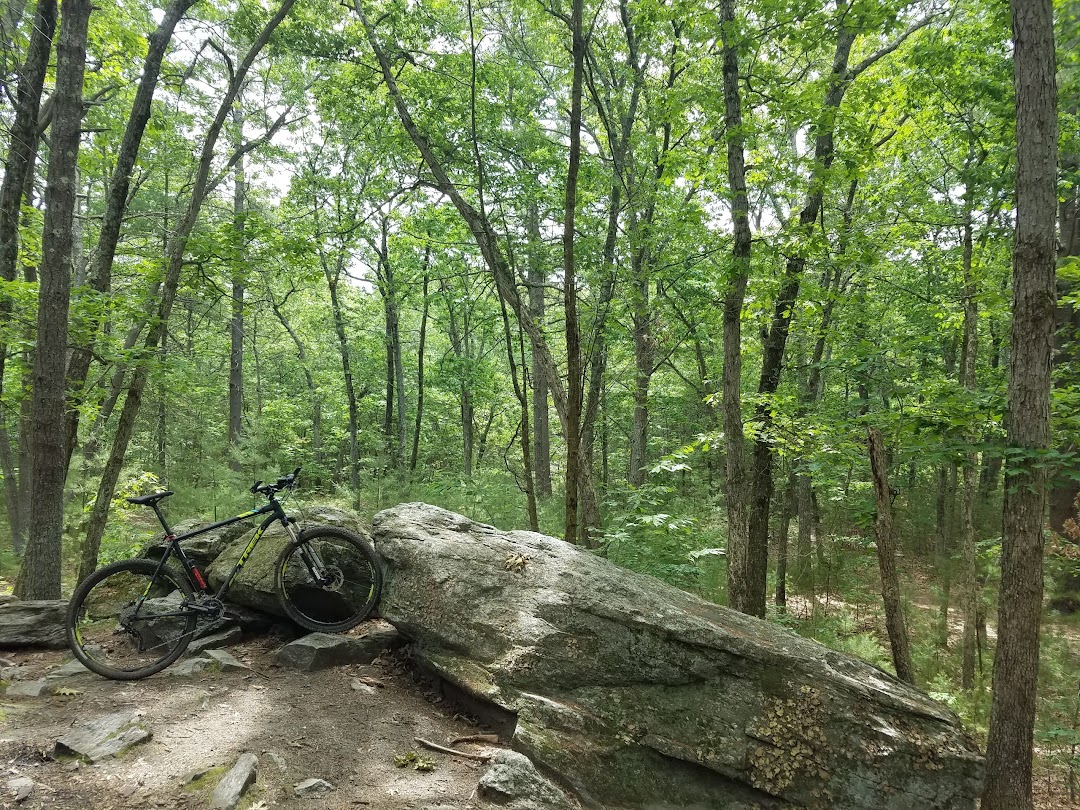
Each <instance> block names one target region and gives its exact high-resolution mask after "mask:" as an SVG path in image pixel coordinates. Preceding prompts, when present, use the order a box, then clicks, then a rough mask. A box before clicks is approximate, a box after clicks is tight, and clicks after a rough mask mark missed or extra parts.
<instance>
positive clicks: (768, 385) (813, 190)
mask: <svg viewBox="0 0 1080 810" xmlns="http://www.w3.org/2000/svg"><path fill="white" fill-rule="evenodd" d="M855 36H856V34H855V31H853V30H851V29H849V28H848V27H847V26H846V25H845V24H844V23H843V22H841V24H840V31H839V34H838V38H837V42H836V53H835V55H834V57H833V65H832V72H831V74H830V79H829V89H828V91H827V92H826V94H825V100H824V102H823V104H822V108H821V110H820V111H819V113H818V119H817V123H816V125H815V143H814V163H813V168H812V169H811V173H810V174H811V176H810V180H809V186H808V189H809V190H808V191H807V196H806V201H805V203H804V205H803V208H802V210H801V211H800V212H799V224H798V233H799V235H800V236H801V237H802V238H807V237H808V236H809V234H810V231H811V229H812V228H813V227H814V224H815V223H816V222H817V219H818V215H819V213H820V211H821V205H822V201H823V199H824V184H825V175H826V173H827V172H828V171H829V168H830V167H831V166H832V162H833V157H834V155H835V146H834V141H833V137H834V130H835V127H836V117H837V110H838V109H839V107H840V103H841V101H843V98H844V94H845V92H846V91H847V88H848V86H849V85H850V82H851V77H850V76H849V73H848V57H849V56H850V54H851V47H852V45H853V44H854V43H855ZM805 268H806V254H805V253H804V252H803V251H796V252H794V253H793V254H792V255H791V257H790V258H789V259H788V260H787V265H786V267H785V270H784V276H783V280H782V281H781V287H780V293H779V295H778V296H777V299H776V303H775V305H774V308H773V315H772V320H771V323H770V324H769V328H768V330H767V331H766V333H765V336H764V340H763V345H762V363H761V378H760V381H759V383H758V396H759V402H760V404H759V405H758V406H757V408H756V409H755V415H754V420H755V422H757V424H758V435H759V438H758V439H757V440H756V441H755V442H754V452H753V468H752V473H751V484H750V487H751V490H750V491H751V495H750V521H749V533H748V537H749V539H748V544H747V545H748V554H747V562H746V575H747V576H748V578H749V581H748V582H747V584H746V586H745V587H746V591H747V602H746V608H747V609H746V611H745V612H747V613H750V614H752V615H755V616H764V615H765V583H766V578H767V576H768V564H769V556H768V552H769V505H770V502H771V500H772V491H773V478H772V463H773V452H772V438H771V433H772V430H771V426H772V403H771V400H772V396H773V395H774V394H775V393H776V389H777V388H778V387H779V385H780V372H781V369H782V367H783V360H784V349H785V347H786V346H787V338H788V332H789V331H790V328H791V319H792V318H793V317H794V314H795V302H796V300H797V299H798V296H799V286H800V284H801V281H802V276H803V272H804V271H805Z"/></svg>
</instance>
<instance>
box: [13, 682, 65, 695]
mask: <svg viewBox="0 0 1080 810" xmlns="http://www.w3.org/2000/svg"><path fill="white" fill-rule="evenodd" d="M52 690H53V687H52V684H51V683H49V682H48V681H45V680H37V681H19V682H18V683H11V684H8V688H7V690H6V691H5V692H4V695H5V696H7V697H42V696H44V695H51V694H52Z"/></svg>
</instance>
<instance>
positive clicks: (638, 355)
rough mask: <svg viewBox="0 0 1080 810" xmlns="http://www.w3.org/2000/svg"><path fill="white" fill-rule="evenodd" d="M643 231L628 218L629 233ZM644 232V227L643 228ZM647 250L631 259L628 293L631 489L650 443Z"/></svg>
mask: <svg viewBox="0 0 1080 810" xmlns="http://www.w3.org/2000/svg"><path fill="white" fill-rule="evenodd" d="M641 230H643V228H642V227H641V224H639V223H638V222H637V218H636V217H635V216H633V215H631V225H630V231H631V232H632V233H633V232H635V231H641ZM644 230H647V227H646V228H644ZM647 253H648V249H647V248H646V246H644V245H641V246H639V247H638V249H637V250H636V251H635V252H634V256H633V257H632V259H631V262H630V265H631V276H632V278H633V286H632V289H631V291H630V316H631V320H632V321H633V333H634V389H633V391H634V416H633V422H632V423H631V425H630V467H629V470H627V476H626V482H627V483H628V484H629V485H630V486H632V487H640V486H641V485H643V484H644V483H645V478H646V469H645V468H646V464H647V461H648V440H649V385H650V383H651V382H652V374H653V355H654V354H655V351H654V346H653V336H652V313H651V312H650V304H649V297H650V292H651V290H650V287H651V284H652V282H651V280H650V278H649V261H648V258H647Z"/></svg>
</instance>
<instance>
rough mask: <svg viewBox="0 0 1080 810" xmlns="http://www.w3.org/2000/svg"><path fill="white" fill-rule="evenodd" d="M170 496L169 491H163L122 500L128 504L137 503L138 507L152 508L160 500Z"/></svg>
mask: <svg viewBox="0 0 1080 810" xmlns="http://www.w3.org/2000/svg"><path fill="white" fill-rule="evenodd" d="M170 495H172V492H171V491H170V490H165V491H164V492H155V493H153V494H151V495H136V496H135V497H133V498H124V500H125V501H127V502H128V503H137V504H139V505H140V506H153V505H154V504H155V503H157V502H158V501H160V500H161V499H162V498H168V497H169V496H170Z"/></svg>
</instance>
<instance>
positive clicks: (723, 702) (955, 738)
mask: <svg viewBox="0 0 1080 810" xmlns="http://www.w3.org/2000/svg"><path fill="white" fill-rule="evenodd" d="M373 533H374V536H375V541H376V543H377V546H378V549H379V552H380V554H381V555H382V557H383V559H384V560H385V562H386V566H387V578H386V582H385V587H384V590H383V596H382V603H381V604H382V607H381V612H382V614H383V616H384V617H385V618H386V619H387V620H388V621H390V622H391V623H393V624H394V625H396V626H397V627H398V629H400V630H401V631H402V632H403V633H404V634H405V635H407V636H409V637H410V638H412V639H414V640H415V654H416V655H417V657H418V658H419V659H420V660H421V661H422V662H423V663H426V665H427V666H429V667H430V668H431V669H432V670H434V671H435V672H436V673H437V674H439V675H440V676H441V677H442V678H444V679H445V680H447V681H448V682H449V683H451V684H453V685H454V686H456V687H457V688H459V689H460V690H462V691H463V692H465V693H466V695H467V696H469V697H470V698H472V699H473V700H477V701H481V702H484V703H486V704H488V705H493V706H495V707H498V708H499V709H501V710H503V711H504V713H505V714H506V716H509V717H511V718H513V719H514V722H515V729H514V733H513V745H514V747H515V748H517V749H519V750H520V751H522V752H524V753H525V754H527V755H528V756H529V757H530V758H531V759H532V761H533V762H535V763H536V764H537V765H539V766H540V767H541V768H542V769H545V770H548V771H549V772H555V773H556V774H558V775H560V776H561V778H562V780H564V781H565V782H567V783H569V785H570V786H571V787H573V788H574V789H575V790H576V791H577V792H578V794H579V796H580V798H581V799H582V800H583V803H585V804H586V805H588V806H593V807H620V808H624V807H625V808H652V807H683V808H695V807H697V808H727V810H749V808H752V807H757V808H761V810H769V809H775V808H832V810H848V809H849V808H851V809H852V810H854V809H855V808H860V809H861V808H873V810H902V809H904V810H906V809H907V808H912V807H919V808H926V809H927V810H929V809H930V808H941V809H942V810H961V808H963V810H969V809H970V808H974V806H975V797H976V796H978V794H979V793H980V790H981V786H982V758H981V757H980V755H979V752H978V750H977V748H976V746H975V745H974V744H973V743H972V742H971V741H970V740H969V739H968V737H967V736H966V735H965V734H964V732H963V730H962V729H961V727H960V723H959V721H958V720H957V718H956V717H955V716H954V715H953V714H952V713H951V712H949V711H948V710H947V709H945V708H944V707H942V706H940V705H939V704H937V703H935V702H934V701H932V700H930V699H929V698H928V697H927V696H926V695H924V694H922V693H921V692H919V691H917V690H916V689H914V688H912V687H910V686H907V685H906V684H903V683H901V682H900V681H898V680H897V679H896V678H894V677H892V676H890V675H888V674H887V673H885V672H883V671H881V670H879V669H877V668H875V667H873V666H871V665H870V664H867V663H865V662H862V661H859V660H856V659H854V658H851V657H849V656H846V655H842V654H840V653H837V652H834V651H832V650H829V649H828V648H826V647H823V646H821V645H819V644H816V643H814V642H811V641H808V640H806V639H803V638H800V637H798V636H795V635H793V634H791V633H788V632H786V631H785V630H783V629H782V628H780V627H778V626H775V625H772V624H769V623H768V622H765V621H761V620H759V619H755V618H752V617H749V616H745V615H743V614H741V613H737V612H735V611H732V610H728V609H727V608H723V607H720V606H717V605H714V604H712V603H709V602H705V601H703V600H701V599H698V598H696V597H694V596H691V595H690V594H687V593H685V592H683V591H680V590H678V589H676V588H672V587H670V586H668V585H665V584H663V583H661V582H659V581H657V580H655V579H652V578H650V577H646V576H641V575H638V574H634V573H631V572H629V571H625V570H622V569H620V568H618V567H616V566H614V565H612V564H611V563H609V562H607V561H606V560H603V559H601V558H599V557H597V556H595V555H593V554H590V553H589V552H587V551H584V550H582V549H580V548H577V547H575V546H571V545H569V544H566V543H563V542H561V541H559V540H555V539H553V538H550V537H545V536H543V535H539V534H533V533H531V532H505V533H504V532H500V531H498V530H497V529H494V528H492V527H491V526H483V525H480V524H477V523H474V522H472V521H471V520H469V519H467V518H464V517H461V516H460V515H455V514H453V513H451V512H447V511H445V510H442V509H438V508H436V507H432V506H427V505H424V504H403V505H400V506H397V507H394V508H393V509H388V510H386V511H384V512H381V513H379V514H378V515H376V517H375V521H374V529H373Z"/></svg>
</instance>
